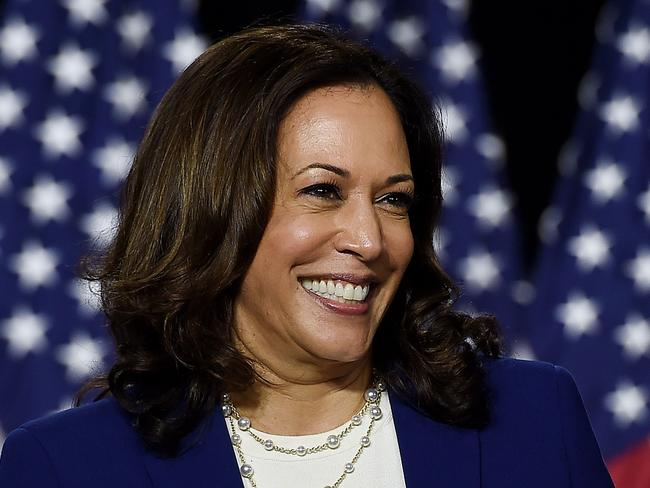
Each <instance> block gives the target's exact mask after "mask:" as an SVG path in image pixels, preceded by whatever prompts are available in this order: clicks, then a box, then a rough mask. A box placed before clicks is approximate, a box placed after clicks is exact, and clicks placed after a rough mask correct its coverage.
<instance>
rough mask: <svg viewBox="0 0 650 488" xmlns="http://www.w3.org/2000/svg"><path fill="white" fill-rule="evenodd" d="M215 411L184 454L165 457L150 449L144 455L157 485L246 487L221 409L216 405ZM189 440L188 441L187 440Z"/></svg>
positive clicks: (159, 487) (168, 487) (171, 487)
mask: <svg viewBox="0 0 650 488" xmlns="http://www.w3.org/2000/svg"><path fill="white" fill-rule="evenodd" d="M215 412H216V413H214V414H213V415H212V416H210V418H209V419H208V421H207V422H206V424H205V427H204V429H203V430H202V431H201V432H199V433H198V434H197V436H196V438H197V439H198V441H197V443H196V444H195V445H194V446H193V447H191V448H190V449H188V450H187V452H185V453H184V454H182V455H181V456H179V457H177V458H174V459H162V458H159V457H156V456H154V455H153V454H150V453H148V454H147V455H146V456H145V465H146V467H147V471H148V472H149V476H150V478H151V481H152V484H153V486H154V487H156V488H178V487H179V486H191V487H192V488H236V487H238V486H239V487H243V483H242V480H241V477H240V475H239V468H238V465H237V459H236V458H235V453H234V451H233V448H232V445H231V444H230V435H229V433H228V429H227V427H226V424H225V422H224V420H223V418H222V417H221V410H220V409H216V411H215ZM190 443H191V441H186V442H185V443H184V444H185V445H189V444H190Z"/></svg>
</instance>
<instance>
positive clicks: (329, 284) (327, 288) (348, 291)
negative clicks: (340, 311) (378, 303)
mask: <svg viewBox="0 0 650 488" xmlns="http://www.w3.org/2000/svg"><path fill="white" fill-rule="evenodd" d="M301 284H302V286H303V287H304V288H306V289H307V290H311V291H313V292H315V293H318V294H319V295H321V296H323V297H325V298H327V299H329V300H335V301H338V302H341V303H345V302H346V301H356V302H362V301H363V300H365V299H366V297H367V296H368V292H369V291H370V286H368V285H366V286H361V285H356V286H355V285H353V284H352V283H345V285H344V284H343V283H342V282H336V283H335V282H334V281H332V280H327V281H325V280H309V279H304V280H302V281H301Z"/></svg>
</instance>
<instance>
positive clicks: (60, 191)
mask: <svg viewBox="0 0 650 488" xmlns="http://www.w3.org/2000/svg"><path fill="white" fill-rule="evenodd" d="M71 195H72V189H71V188H70V186H69V185H66V184H65V183H58V182H56V181H54V180H53V179H52V178H51V177H50V176H39V177H37V178H36V181H34V184H33V185H32V186H31V187H30V188H29V189H27V190H25V192H24V193H23V203H24V204H25V206H26V207H27V208H29V211H30V213H31V216H32V218H33V219H34V222H36V223H37V224H44V223H46V222H48V221H50V220H57V221H59V222H62V221H64V220H65V219H66V218H67V217H68V216H69V215H70V209H69V208H68V199H69V198H70V196H71Z"/></svg>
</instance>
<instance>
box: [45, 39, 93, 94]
mask: <svg viewBox="0 0 650 488" xmlns="http://www.w3.org/2000/svg"><path fill="white" fill-rule="evenodd" d="M96 65H97V58H96V56H95V55H94V54H93V53H92V52H90V51H84V50H82V49H81V48H79V46H77V45H75V44H66V45H65V46H63V47H62V48H61V50H60V51H59V53H58V54H57V55H56V56H55V57H53V58H52V59H51V60H50V62H49V63H48V64H47V66H48V70H49V72H50V73H51V74H52V76H54V80H55V83H56V87H57V88H58V89H59V90H61V92H62V93H70V92H71V91H72V90H75V89H76V90H88V89H90V88H91V87H92V86H93V85H94V83H95V79H94V78H93V75H92V69H93V68H94V67H95V66H96Z"/></svg>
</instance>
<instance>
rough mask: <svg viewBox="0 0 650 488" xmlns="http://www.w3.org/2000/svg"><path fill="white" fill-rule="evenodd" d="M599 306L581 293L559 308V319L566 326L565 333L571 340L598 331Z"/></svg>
mask: <svg viewBox="0 0 650 488" xmlns="http://www.w3.org/2000/svg"><path fill="white" fill-rule="evenodd" d="M598 312H599V310H598V306H597V305H596V303H595V302H594V301H593V300H590V299H589V298H587V297H586V296H584V295H583V294H581V293H574V294H573V295H571V297H570V298H569V300H568V301H567V302H566V303H564V304H562V305H560V306H558V308H557V309H556V311H555V316H556V317H557V319H558V320H559V321H560V322H562V323H563V324H564V333H565V334H566V335H567V336H568V337H569V338H571V339H579V338H580V337H581V336H582V335H583V334H589V333H592V332H594V331H595V330H596V327H597V325H598Z"/></svg>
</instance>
